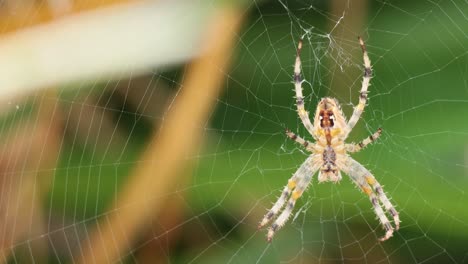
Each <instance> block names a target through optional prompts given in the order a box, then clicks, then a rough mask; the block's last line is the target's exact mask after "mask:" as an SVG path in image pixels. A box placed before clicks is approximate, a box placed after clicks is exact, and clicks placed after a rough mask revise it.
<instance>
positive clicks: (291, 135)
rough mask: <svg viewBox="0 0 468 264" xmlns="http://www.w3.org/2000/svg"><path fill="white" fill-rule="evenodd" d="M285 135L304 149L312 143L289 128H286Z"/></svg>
mask: <svg viewBox="0 0 468 264" xmlns="http://www.w3.org/2000/svg"><path fill="white" fill-rule="evenodd" d="M286 135H287V136H288V138H290V139H292V140H294V141H295V142H296V143H298V144H300V145H301V146H303V147H304V148H306V149H308V147H311V146H313V145H314V144H313V143H312V142H310V141H307V140H305V139H303V138H301V137H300V136H298V135H296V134H294V132H292V131H291V130H289V129H286Z"/></svg>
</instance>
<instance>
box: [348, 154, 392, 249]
mask: <svg viewBox="0 0 468 264" xmlns="http://www.w3.org/2000/svg"><path fill="white" fill-rule="evenodd" d="M345 164H346V166H343V168H342V170H343V171H344V172H345V173H346V174H348V175H349V176H350V178H351V180H352V181H353V182H354V183H355V184H356V185H357V186H358V187H359V188H360V189H361V190H362V191H363V192H364V193H365V194H367V195H368V196H369V199H370V201H371V203H372V206H373V208H374V212H375V214H376V215H377V217H378V218H379V220H380V222H381V224H382V225H383V227H384V228H385V230H386V232H385V236H383V237H382V238H380V239H379V240H380V241H385V240H387V239H389V238H390V237H392V236H393V230H394V229H393V226H392V224H391V223H390V221H389V220H388V218H387V216H386V215H385V212H384V210H383V209H382V206H381V205H380V203H379V200H380V202H381V203H382V204H383V205H384V207H385V210H386V211H387V212H389V214H391V215H392V217H393V220H394V222H395V226H396V230H398V229H399V227H400V218H399V216H398V212H397V211H396V210H395V208H394V207H393V205H392V204H391V203H390V200H389V199H388V198H387V196H386V195H385V193H384V191H383V189H382V187H381V186H380V184H379V183H378V182H377V180H376V179H375V177H374V176H373V175H372V174H371V173H370V172H369V171H368V170H367V169H366V168H364V166H362V165H361V164H359V163H358V162H357V161H355V160H353V159H352V158H351V157H347V158H346V160H345Z"/></svg>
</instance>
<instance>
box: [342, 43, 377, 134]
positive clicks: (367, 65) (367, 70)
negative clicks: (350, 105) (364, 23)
mask: <svg viewBox="0 0 468 264" xmlns="http://www.w3.org/2000/svg"><path fill="white" fill-rule="evenodd" d="M358 39H359V44H360V45H361V49H362V53H363V57H364V77H363V79H362V86H361V92H360V93H359V104H358V105H357V106H356V107H355V108H354V111H353V115H352V116H351V118H350V119H349V121H348V131H349V132H350V131H351V130H352V129H353V127H354V126H355V125H356V123H357V122H358V120H359V118H360V117H361V114H362V112H363V111H364V107H365V106H366V103H367V88H368V87H369V83H370V79H371V78H372V68H371V62H370V59H369V56H368V55H367V49H366V45H365V44H364V41H363V40H362V38H361V37H358Z"/></svg>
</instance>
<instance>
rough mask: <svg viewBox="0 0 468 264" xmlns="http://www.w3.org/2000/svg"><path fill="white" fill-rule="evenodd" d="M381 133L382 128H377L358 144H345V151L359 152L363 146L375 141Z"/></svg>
mask: <svg viewBox="0 0 468 264" xmlns="http://www.w3.org/2000/svg"><path fill="white" fill-rule="evenodd" d="M381 134H382V128H379V129H377V131H376V132H375V133H374V134H372V135H370V136H369V137H368V138H365V139H364V140H363V141H361V142H359V143H358V144H346V145H345V148H346V151H347V152H351V153H353V152H359V151H361V150H362V149H363V148H365V147H366V146H367V145H369V144H370V143H372V142H374V141H376V140H377V139H378V138H379V137H380V135H381Z"/></svg>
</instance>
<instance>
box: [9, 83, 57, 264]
mask: <svg viewBox="0 0 468 264" xmlns="http://www.w3.org/2000/svg"><path fill="white" fill-rule="evenodd" d="M50 100H52V101H53V102H57V99H56V97H55V91H54V90H52V89H50V90H46V91H45V92H44V93H42V100H41V104H40V105H39V106H38V114H37V116H36V117H35V119H33V120H27V121H26V122H25V123H26V124H23V125H18V126H16V127H14V128H12V129H11V131H10V132H11V133H9V134H10V135H8V137H7V140H6V142H5V143H4V144H2V146H1V150H0V172H1V173H0V174H1V176H0V190H1V193H2V195H1V197H2V199H0V219H1V220H0V222H1V223H2V224H1V229H0V262H2V263H5V262H7V260H8V257H9V256H10V254H12V253H13V251H14V250H15V249H16V247H15V245H18V247H21V244H22V243H20V242H21V241H28V242H26V243H27V246H25V247H27V248H28V249H27V250H28V254H26V256H22V257H20V259H19V260H18V258H15V259H16V260H17V261H19V262H23V261H24V262H46V259H47V237H42V238H41V236H42V235H44V234H46V233H47V227H46V221H45V215H46V214H45V213H44V212H43V204H42V202H43V201H44V196H45V195H46V194H47V193H48V191H49V189H50V185H51V182H52V177H53V174H54V172H55V170H54V168H56V166H57V161H58V156H59V151H60V139H61V135H62V133H61V126H60V115H59V113H58V111H57V109H56V104H51V103H50ZM3 136H4V135H3ZM30 239H31V240H30ZM29 240H30V241H29ZM18 243H19V244H18ZM29 257H31V258H32V259H23V258H29Z"/></svg>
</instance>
